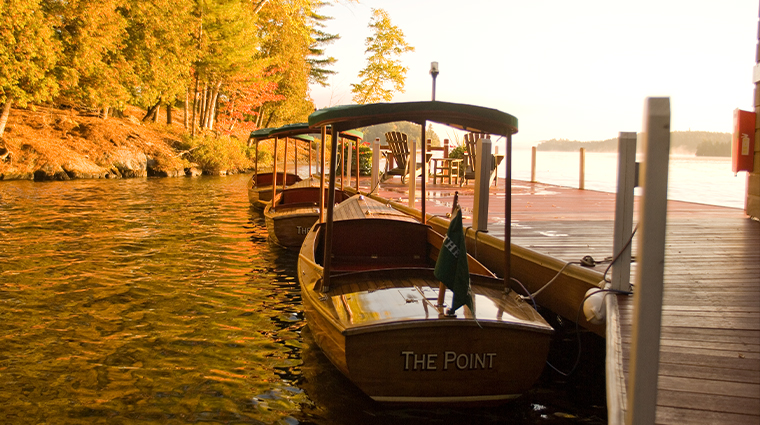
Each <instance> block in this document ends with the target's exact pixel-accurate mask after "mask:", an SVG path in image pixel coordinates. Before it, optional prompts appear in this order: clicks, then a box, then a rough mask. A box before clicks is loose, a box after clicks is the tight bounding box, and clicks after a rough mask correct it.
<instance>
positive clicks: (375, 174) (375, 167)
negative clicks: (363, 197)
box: [369, 137, 380, 191]
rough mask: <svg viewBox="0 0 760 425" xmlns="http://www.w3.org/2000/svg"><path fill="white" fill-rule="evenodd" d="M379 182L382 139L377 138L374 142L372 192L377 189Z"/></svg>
mask: <svg viewBox="0 0 760 425" xmlns="http://www.w3.org/2000/svg"><path fill="white" fill-rule="evenodd" d="M378 181H380V138H379V137H375V141H374V142H372V187H370V189H369V190H370V191H371V190H373V189H374V188H375V187H377V182H378Z"/></svg>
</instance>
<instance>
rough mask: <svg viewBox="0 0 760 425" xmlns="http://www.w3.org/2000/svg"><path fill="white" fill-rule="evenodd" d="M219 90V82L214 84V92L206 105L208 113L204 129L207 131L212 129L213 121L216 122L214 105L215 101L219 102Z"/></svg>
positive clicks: (220, 84) (220, 86) (220, 85)
mask: <svg viewBox="0 0 760 425" xmlns="http://www.w3.org/2000/svg"><path fill="white" fill-rule="evenodd" d="M221 88H222V82H221V81H219V82H218V83H216V86H215V87H214V90H213V92H212V93H211V96H210V98H211V99H210V101H209V103H208V107H209V113H208V118H207V120H206V128H208V129H209V130H213V129H214V121H215V120H216V104H217V101H218V100H219V90H220V89H221Z"/></svg>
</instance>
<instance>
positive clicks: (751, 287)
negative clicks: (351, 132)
mask: <svg viewBox="0 0 760 425" xmlns="http://www.w3.org/2000/svg"><path fill="white" fill-rule="evenodd" d="M499 183H500V185H499V186H500V187H499V188H493V187H492V190H491V195H490V196H491V200H490V207H489V232H490V234H491V235H493V236H499V237H503V234H504V197H503V196H504V195H503V190H504V189H503V180H500V182H499ZM366 186H367V187H363V188H362V190H368V186H369V184H368V183H367V184H366ZM454 191H458V192H459V200H460V203H461V204H462V205H463V209H464V211H465V226H467V225H468V223H469V222H471V217H469V215H470V214H467V211H469V208H470V207H471V206H472V198H473V188H472V185H470V186H468V187H464V188H459V187H457V186H451V185H430V184H429V185H428V186H427V192H428V202H427V204H426V209H427V212H428V213H430V214H434V215H441V216H445V214H446V212H447V211H448V210H449V209H450V203H451V200H452V198H453V194H454ZM379 194H380V196H383V197H386V198H389V199H395V200H400V201H402V202H403V203H406V202H407V199H408V196H407V191H406V186H404V185H401V184H398V183H397V182H394V181H392V180H391V181H388V182H386V183H384V184H383V185H382V186H381V188H380V192H379ZM637 201H638V200H637ZM416 207H417V208H418V209H419V202H417V204H416ZM614 209H615V195H614V194H611V193H605V192H598V191H592V190H578V189H573V188H567V187H557V186H552V185H547V184H541V183H528V182H520V181H515V182H514V186H513V190H512V242H513V243H515V244H518V245H521V246H524V247H527V248H531V249H533V250H535V251H539V252H541V253H544V254H547V255H550V256H552V257H555V258H558V259H561V260H565V261H578V260H579V259H580V258H582V257H583V256H585V255H591V256H592V257H593V258H595V259H596V260H602V259H604V258H606V257H609V256H611V255H612V243H613V241H612V229H613V224H614ZM637 220H638V211H637V210H636V211H635V213H634V221H637ZM633 252H634V255H635V252H636V241H635V239H634V250H633ZM606 266H607V265H606V264H602V265H600V266H597V267H596V269H597V270H599V271H601V272H604V269H605V268H606ZM631 281H632V282H635V264H634V266H633V269H632V277H631ZM664 281H665V287H664V298H663V316H662V333H661V339H660V368H659V379H658V395H657V414H656V417H657V419H656V422H657V423H661V424H684V423H689V424H744V423H746V424H757V423H760V223H759V222H756V221H752V220H750V219H748V218H747V217H746V216H745V215H744V214H743V212H742V210H740V209H736V208H726V207H719V206H712V205H703V204H696V203H689V202H679V201H669V202H668V221H667V237H666V258H665V278H664ZM618 304H619V321H620V330H621V344H620V345H619V347H618V348H619V349H620V351H621V352H622V360H623V361H622V365H621V366H622V370H623V371H624V378H623V379H624V380H626V381H627V379H628V377H627V373H628V362H629V350H630V339H631V330H632V319H633V314H632V313H633V311H632V310H633V298H632V297H625V296H619V297H618ZM608 355H609V354H608ZM621 388H622V389H623V390H624V387H622V386H621ZM613 396H617V397H619V398H621V399H622V400H625V394H617V395H613Z"/></svg>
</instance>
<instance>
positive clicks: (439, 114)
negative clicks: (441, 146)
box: [309, 101, 517, 136]
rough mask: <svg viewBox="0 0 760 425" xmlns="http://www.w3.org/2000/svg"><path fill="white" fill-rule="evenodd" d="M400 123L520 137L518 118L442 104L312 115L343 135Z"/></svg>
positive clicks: (375, 105)
mask: <svg viewBox="0 0 760 425" xmlns="http://www.w3.org/2000/svg"><path fill="white" fill-rule="evenodd" d="M396 121H409V122H413V123H417V124H420V123H422V122H426V121H433V122H437V123H440V124H445V125H448V126H450V127H454V128H458V129H461V130H465V131H470V132H479V133H488V134H498V135H501V136H509V135H512V134H515V133H517V118H516V117H514V116H512V115H510V114H507V113H505V112H501V111H499V110H496V109H491V108H484V107H481V106H474V105H466V104H461V103H449V102H439V101H426V102H401V103H371V104H367V105H343V106H334V107H332V108H326V109H321V110H319V111H316V112H314V113H312V114H311V115H309V125H310V126H312V127H321V126H325V125H328V124H332V125H334V126H335V128H336V129H337V130H339V131H345V130H348V129H353V128H360V127H367V126H370V125H376V124H384V123H388V122H396Z"/></svg>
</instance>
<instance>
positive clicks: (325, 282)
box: [322, 126, 339, 292]
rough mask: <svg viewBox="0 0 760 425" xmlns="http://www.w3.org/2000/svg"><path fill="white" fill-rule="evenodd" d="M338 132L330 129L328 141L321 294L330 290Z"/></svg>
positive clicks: (333, 128)
mask: <svg viewBox="0 0 760 425" xmlns="http://www.w3.org/2000/svg"><path fill="white" fill-rule="evenodd" d="M338 134H339V133H338V131H337V130H336V129H335V126H333V127H332V137H331V138H330V140H331V141H332V142H333V143H332V145H330V169H329V170H328V173H329V174H330V185H329V189H328V193H327V221H326V222H325V232H324V235H325V240H324V245H323V246H324V247H325V252H324V254H325V255H324V258H323V260H322V267H323V269H322V273H323V274H322V292H328V291H329V290H330V272H331V271H330V269H331V268H332V235H333V211H334V210H335V161H336V157H337V156H338V153H337V151H338V146H337V143H335V141H336V137H337V136H338Z"/></svg>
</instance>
